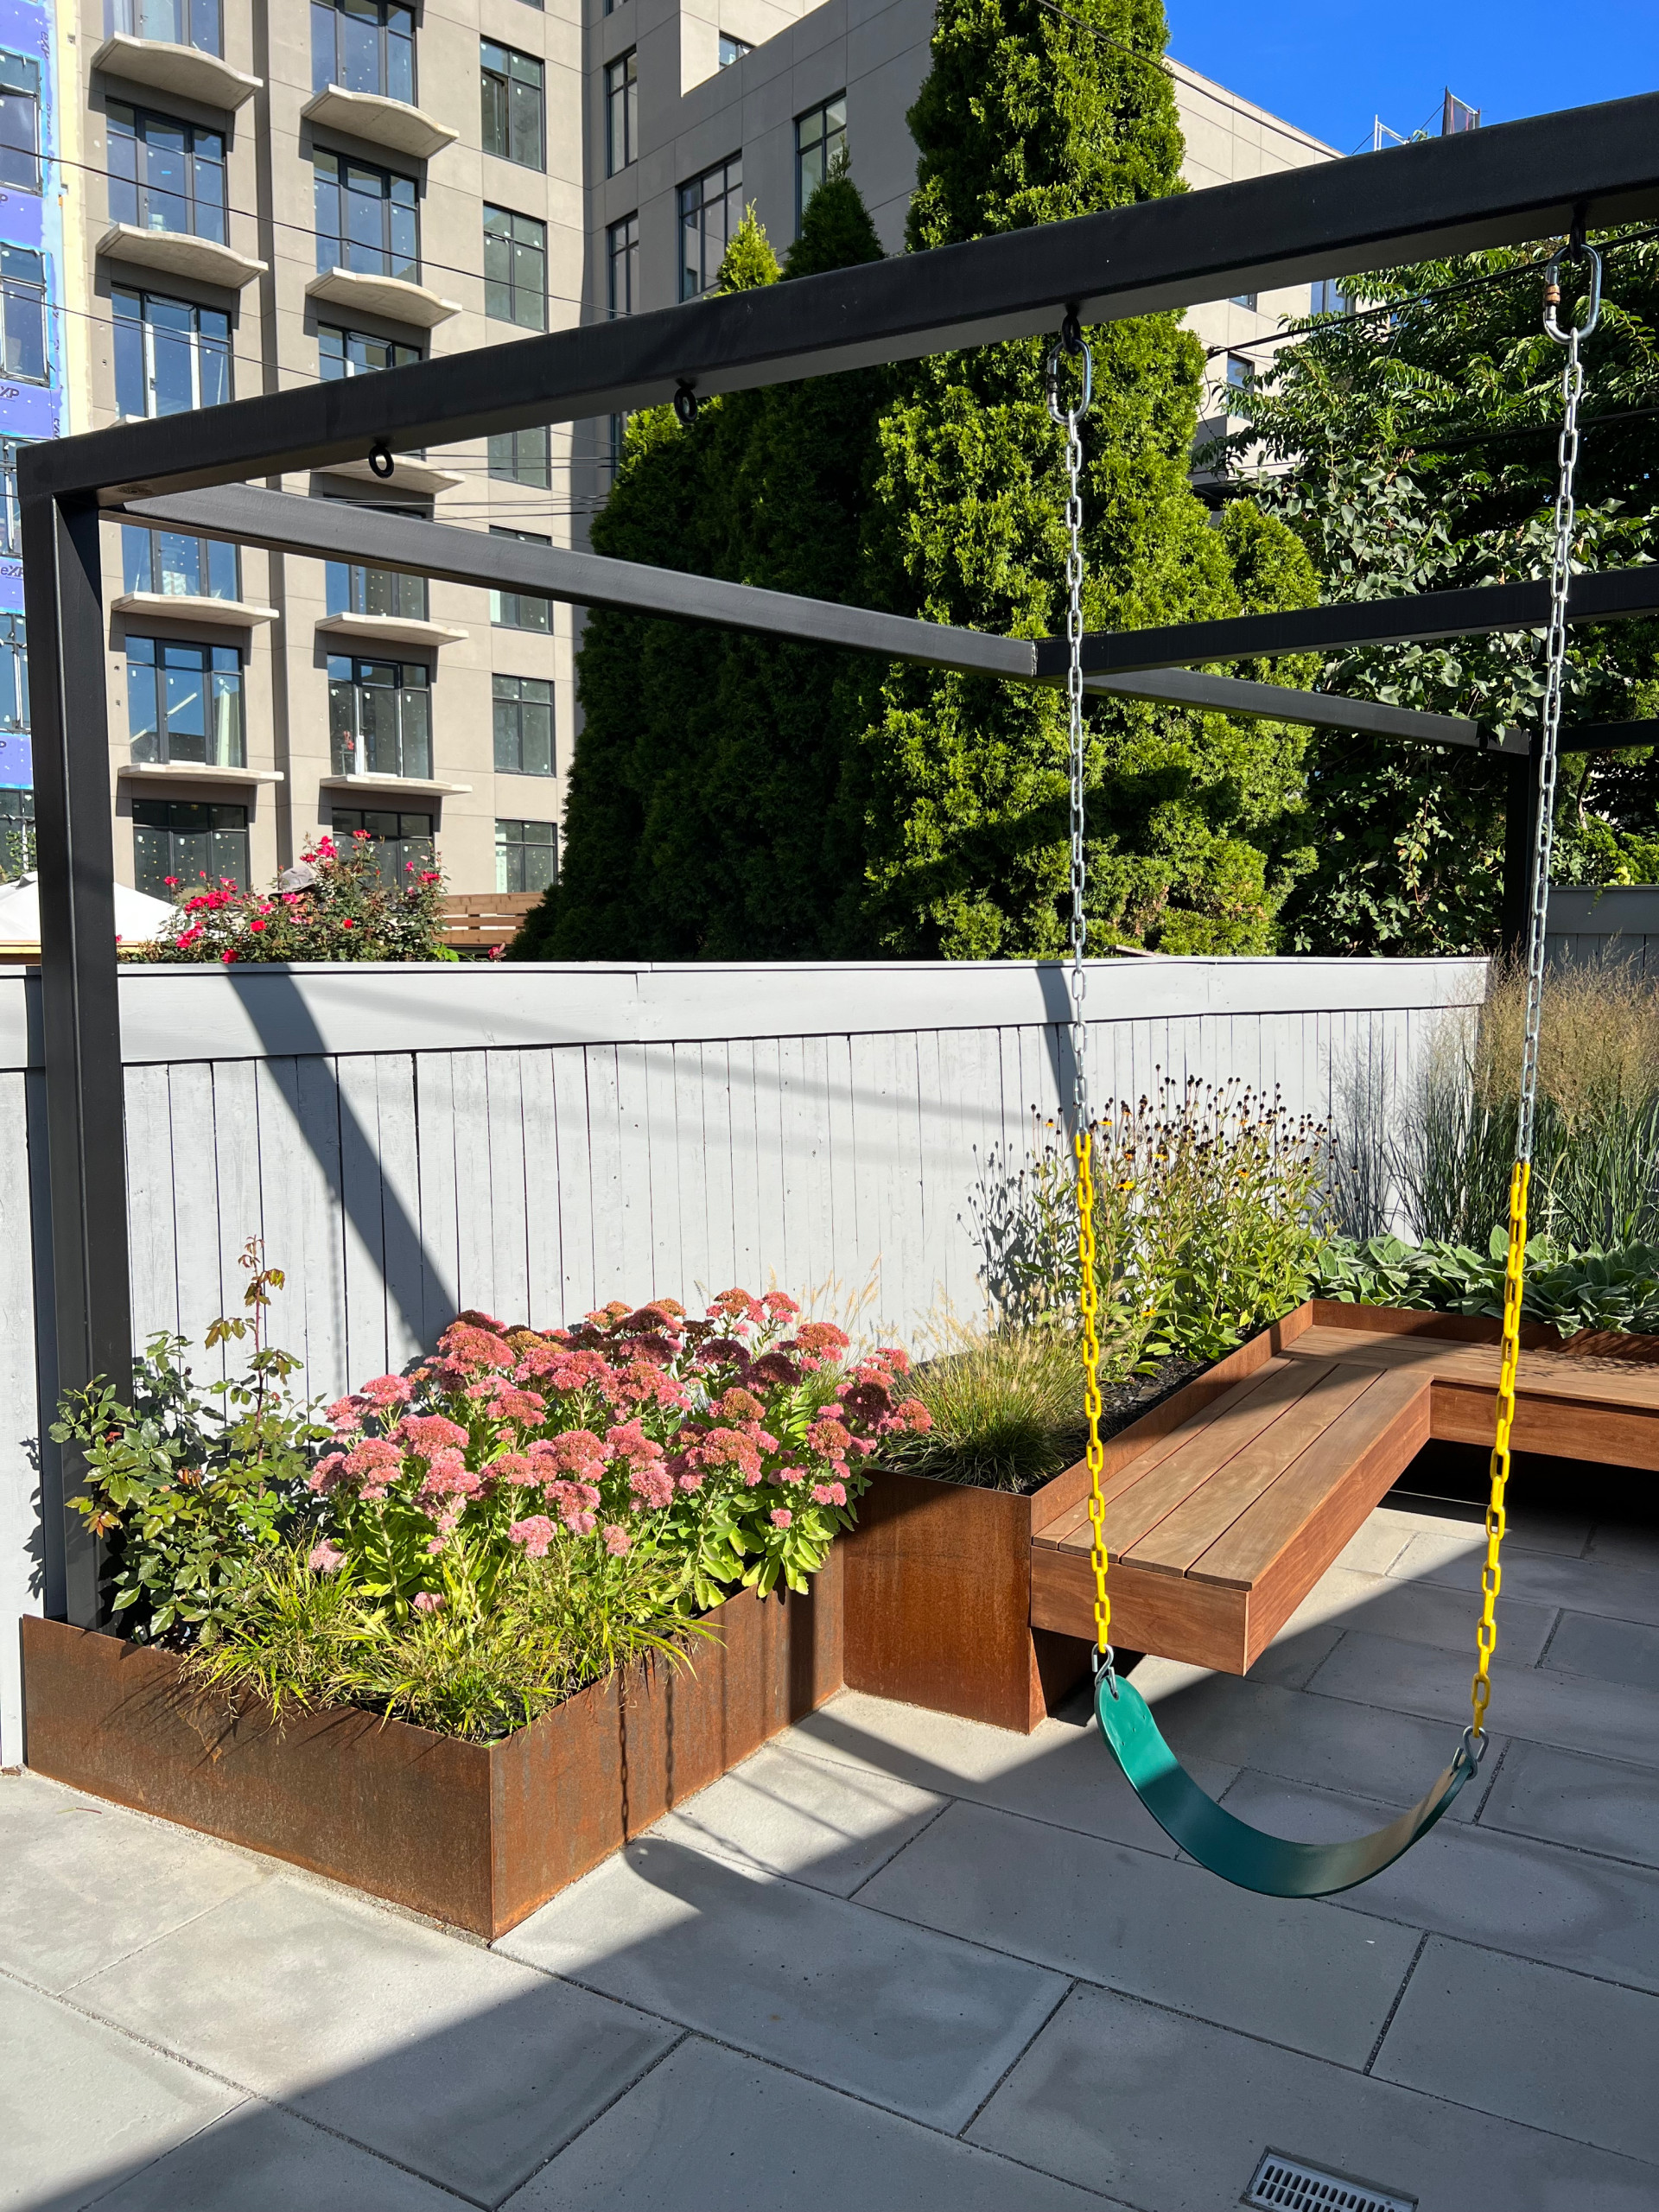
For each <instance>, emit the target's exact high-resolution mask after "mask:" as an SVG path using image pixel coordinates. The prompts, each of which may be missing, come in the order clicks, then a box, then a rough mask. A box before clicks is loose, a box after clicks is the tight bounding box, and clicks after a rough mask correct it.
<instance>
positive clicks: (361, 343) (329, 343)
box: [317, 322, 421, 384]
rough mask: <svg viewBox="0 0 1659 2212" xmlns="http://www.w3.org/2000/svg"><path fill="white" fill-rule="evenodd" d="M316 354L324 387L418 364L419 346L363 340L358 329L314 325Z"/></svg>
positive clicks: (375, 339)
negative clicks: (349, 378)
mask: <svg viewBox="0 0 1659 2212" xmlns="http://www.w3.org/2000/svg"><path fill="white" fill-rule="evenodd" d="M317 353H318V356H319V365H320V368H321V374H322V379H323V382H324V383H325V384H327V383H331V382H333V381H334V379H335V378H340V377H360V376H365V375H366V374H367V373H368V372H370V371H371V370H373V369H405V368H407V367H408V366H409V365H410V362H411V361H418V360H419V359H420V358H421V349H420V347H419V346H397V345H394V344H393V343H392V341H391V340H390V339H389V338H365V336H364V334H363V333H362V332H361V331H360V330H337V329H335V328H334V325H333V324H332V323H327V322H320V323H319V324H318V325H317Z"/></svg>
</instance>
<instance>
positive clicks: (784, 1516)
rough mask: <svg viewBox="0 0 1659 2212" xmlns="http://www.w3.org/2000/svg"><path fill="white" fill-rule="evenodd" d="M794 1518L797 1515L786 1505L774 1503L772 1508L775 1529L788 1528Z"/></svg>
mask: <svg viewBox="0 0 1659 2212" xmlns="http://www.w3.org/2000/svg"><path fill="white" fill-rule="evenodd" d="M794 1518H795V1516H794V1515H793V1514H792V1513H791V1511H790V1510H789V1508H788V1507H787V1506H786V1505H774V1506H773V1508H772V1527H773V1528H774V1529H787V1528H788V1527H789V1525H790V1523H791V1522H792V1521H793V1520H794Z"/></svg>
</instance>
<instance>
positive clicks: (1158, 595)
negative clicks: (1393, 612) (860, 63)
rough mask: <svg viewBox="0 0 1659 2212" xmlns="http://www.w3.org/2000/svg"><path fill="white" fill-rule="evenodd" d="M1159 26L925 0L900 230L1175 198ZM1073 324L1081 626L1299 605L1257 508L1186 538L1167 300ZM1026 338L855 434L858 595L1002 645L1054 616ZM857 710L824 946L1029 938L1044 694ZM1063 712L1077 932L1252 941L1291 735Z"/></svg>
mask: <svg viewBox="0 0 1659 2212" xmlns="http://www.w3.org/2000/svg"><path fill="white" fill-rule="evenodd" d="M1084 18H1086V19H1087V20H1086V21H1084V20H1083V19H1084ZM1091 26H1092V28H1091ZM1165 36H1166V29H1165V22H1164V16H1163V10H1162V7H1161V5H1160V4H1159V0H1078V4H1077V6H1076V7H1075V8H1069V9H1068V10H1066V11H1065V13H1063V14H1062V13H1060V12H1059V11H1056V10H1047V9H1045V8H1044V7H1043V6H1042V5H1041V0H941V4H940V6H939V10H938V19H937V24H936V29H935V32H934V39H933V67H932V72H931V75H930V76H929V78H928V79H927V81H926V82H925V85H924V86H923V88H922V91H921V93H920V95H919V97H918V100H917V103H916V105H915V106H914V107H913V108H912V111H911V116H910V124H911V130H912V134H913V135H914V137H915V139H916V142H917V145H918V149H919V155H920V161H919V165H918V182H917V191H916V194H915V198H914V200H912V205H911V210H910V217H909V229H908V238H907V243H908V245H909V246H910V248H911V249H912V251H922V250H925V249H926V248H929V247H932V246H939V245H950V244H953V243H955V242H957V241H958V240H961V239H966V238H981V237H984V236H986V235H988V234H990V233H992V232H1001V231H1007V230H1016V229H1020V228H1022V227H1024V226H1029V225H1032V224H1036V223H1046V222H1055V221H1059V220H1063V219H1065V218H1067V217H1070V216H1074V215H1078V214H1082V213H1086V212H1088V211H1090V210H1093V209H1096V208H1101V207H1112V206H1118V205H1122V204H1123V203H1125V202H1128V201H1131V200H1147V199H1151V198H1154V197H1157V196H1159V195H1160V194H1167V193H1171V192H1175V191H1179V190H1180V189H1181V188H1182V187H1181V181H1180V175H1179V169H1180V161H1181V150H1182V149H1181V138H1180V132H1179V125H1178V123H1177V119H1176V111H1175V103H1174V95H1173V87H1172V85H1171V82H1170V79H1169V77H1168V75H1167V73H1166V71H1165V70H1164V69H1163V68H1162V67H1161V66H1160V63H1159V61H1158V60H1157V58H1156V57H1157V56H1159V55H1160V54H1161V53H1162V50H1163V45H1164V40H1165ZM1089 338H1090V344H1091V346H1092V348H1093V351H1094V356H1095V378H1094V389H1095V400H1094V406H1093V410H1092V412H1091V414H1090V418H1089V421H1088V423H1087V424H1086V426H1085V428H1084V467H1085V480H1084V515H1085V533H1086V534H1085V552H1086V557H1087V563H1088V582H1087V587H1086V591H1085V599H1084V613H1085V620H1086V623H1087V625H1088V626H1089V627H1090V628H1094V629H1107V628H1119V627H1129V626H1140V625H1144V624H1149V623H1160V622H1170V621H1179V620H1194V619H1198V618H1201V617H1206V616H1214V615H1222V614H1230V613H1236V612H1239V611H1241V610H1242V609H1243V608H1244V607H1272V606H1285V605H1300V604H1306V603H1310V602H1311V601H1313V599H1314V598H1315V597H1316V596H1317V591H1316V586H1315V582H1314V577H1313V570H1312V568H1311V566H1310V564H1309V563H1308V561H1307V559H1306V555H1305V553H1304V552H1303V551H1302V550H1301V548H1300V545H1299V544H1298V543H1296V542H1295V541H1294V538H1293V537H1292V536H1291V535H1290V533H1289V532H1288V531H1286V530H1284V529H1283V528H1282V527H1281V526H1280V525H1278V524H1274V522H1272V521H1271V520H1267V521H1266V525H1265V527H1259V526H1258V524H1259V523H1260V522H1261V521H1262V520H1263V519H1264V518H1257V520H1256V521H1254V522H1251V523H1249V524H1245V523H1243V522H1242V521H1237V520H1234V519H1232V518H1229V521H1228V526H1227V527H1226V528H1224V529H1223V530H1220V531H1217V530H1213V529H1211V527H1210V526H1209V519H1208V517H1207V516H1206V514H1205V510H1204V508H1203V507H1202V505H1200V504H1199V502H1198V499H1196V498H1195V497H1194V496H1193V494H1192V490H1191V488H1190V485H1189V482H1188V474H1189V469H1190V449H1191V445H1192V437H1193V435H1194V431H1195V429H1196V425H1197V421H1198V406H1199V402H1200V398H1201V395H1202V369H1203V365H1202V357H1201V354H1200V352H1199V348H1198V344H1197V341H1196V340H1194V339H1193V338H1192V335H1191V334H1189V333H1187V332H1185V331H1184V330H1183V329H1182V328H1181V327H1180V325H1179V321H1178V319H1177V318H1176V317H1174V316H1172V315H1150V316H1141V317H1139V318H1137V319H1135V320H1134V321H1123V322H1115V323H1111V324H1109V325H1107V326H1106V327H1103V328H1101V329H1097V330H1094V331H1091V332H1090V333H1089ZM1047 350H1048V347H1047V342H1046V341H1043V340H1031V341H1028V342H1021V343H1017V344H1010V345H1001V346H988V347H985V348H983V349H981V350H979V351H976V352H973V353H956V354H949V355H942V356H936V357H933V358H931V359H925V360H923V361H920V362H918V363H915V364H913V365H906V368H905V369H904V370H903V371H902V372H900V375H899V382H900V390H899V392H898V394H897V396H896V397H895V398H894V401H893V404H892V405H891V406H890V407H889V408H888V409H887V411H886V412H885V414H884V415H883V416H882V419H881V421H880V424H879V426H878V454H877V465H876V474H875V478H874V486H873V498H872V512H871V515H870V518H869V524H868V531H867V541H866V567H865V574H866V590H865V594H864V595H865V596H866V598H867V599H868V602H869V603H871V604H874V605H887V606H890V607H894V608H896V609H898V610H899V611H902V612H905V613H915V614H919V615H923V616H925V617H927V618H928V619H931V620H938V621H944V622H950V623H957V624H964V625H968V626H972V627H975V628H979V629H985V630H991V631H997V632H1001V633H1003V634H1005V635H1015V636H1027V637H1040V636H1053V635H1056V634H1058V633H1061V632H1063V629H1064V613H1065V601H1064V584H1063V579H1064V573H1065V533H1064V527H1063V523H1062V508H1063V505H1064V501H1065V476H1064V470H1063V458H1064V452H1063V446H1064V441H1063V436H1062V434H1061V433H1060V432H1059V431H1058V429H1056V428H1055V426H1054V425H1053V423H1052V421H1051V420H1050V417H1049V414H1048V410H1047V404H1046V397H1045V392H1044V360H1045V357H1046V352H1047ZM1280 674H1281V680H1289V681H1295V680H1296V671H1294V670H1293V669H1290V668H1288V667H1287V668H1283V669H1281V671H1280ZM1089 721H1090V729H1089V764H1088V780H1089V783H1090V802H1089V838H1090V862H1091V880H1092V893H1091V899H1090V936H1091V942H1092V943H1094V944H1096V945H1097V946H1098V945H1101V944H1107V943H1109V942H1112V941H1114V940H1116V939H1120V938H1133V939H1137V940H1144V941H1147V942H1151V943H1154V944H1160V945H1162V946H1164V947H1166V948H1167V949H1169V950H1179V951H1199V950H1217V951H1250V950H1267V949H1268V947H1269V946H1270V944H1271V943H1272V941H1273V937H1274V914H1275V912H1276V910H1277V907H1278V905H1279V903H1280V901H1281V899H1282V897H1283V894H1284V891H1285V889H1286V887H1287V883H1288V881H1289V880H1290V878H1291V876H1292V874H1294V871H1295V869H1296V868H1299V867H1301V866H1305V865H1306V860H1307V856H1306V854H1305V853H1302V852H1300V851H1299V850H1298V848H1299V846H1300V842H1301V840H1302V834H1303V833H1302V831H1301V829H1300V822H1299V818H1298V815H1297V804H1298V785H1299V777H1298V767H1299V763H1300V756H1301V751H1302V741H1301V739H1300V736H1297V735H1294V734H1290V733H1288V732H1287V731H1285V730H1283V729H1281V728H1277V727H1274V726H1265V725H1262V724H1255V725H1246V726H1243V727H1239V726H1236V725H1232V724H1230V723H1228V722H1227V721H1224V720H1223V719H1221V718H1219V717H1216V716H1209V715H1186V714H1181V713H1177V712H1174V711H1173V710H1171V709H1166V708H1150V707H1127V706H1122V705H1119V704H1117V703H1116V702H1110V703H1107V702H1099V703H1097V704H1095V705H1092V706H1091V708H1090V715H1089ZM849 750H850V760H849V776H848V779H847V781H846V784H845V785H844V789H843V801H842V804H843V808H844V809H845V810H848V811H849V812H850V813H852V814H854V815H855V817H856V836H857V842H859V843H860V844H861V846H862V848H863V851H864V855H865V864H864V868H863V869H862V871H861V877H860V879H859V880H855V881H854V882H851V883H849V885H848V886H847V887H846V889H845V891H844V892H843V895H842V900H841V904H840V910H839V913H838V930H837V938H838V944H839V946H840V948H841V949H842V950H846V951H849V952H863V953H877V952H885V953H889V954H918V953H919V954H935V955H938V954H943V955H946V956H949V957H966V958H983V957H990V956H994V955H995V956H1001V957H1029V956H1033V955H1047V954H1052V953H1055V952H1057V951H1058V950H1060V949H1061V948H1062V946H1063V944H1064V943H1065V929H1066V919H1065V917H1066V912H1067V910H1068V907H1069V893H1068V888H1067V887H1068V883H1069V859H1068V849H1067V844H1066V818H1067V807H1066V726H1065V703H1064V700H1063V698H1062V697H1061V696H1060V695H1058V693H1053V692H1045V691H1038V690H1033V689H1030V688H1027V687H1022V686H1018V685H1014V684H1001V683H989V682H986V681H984V680H982V679H976V678H971V677H958V676H954V675H941V674H939V673H938V672H935V671H929V670H925V669H916V668H897V669H893V670H892V671H888V672H887V675H886V677H885V679H884V680H883V681H882V682H881V683H880V689H879V692H878V694H877V696H875V698H874V713H873V714H872V715H870V717H869V719H868V721H867V722H866V724H865V726H864V727H863V728H862V729H861V730H860V731H858V732H856V733H855V735H854V737H853V739H852V741H851V745H850V748H849Z"/></svg>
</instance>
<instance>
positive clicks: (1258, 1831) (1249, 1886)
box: [1095, 1668, 1477, 1897]
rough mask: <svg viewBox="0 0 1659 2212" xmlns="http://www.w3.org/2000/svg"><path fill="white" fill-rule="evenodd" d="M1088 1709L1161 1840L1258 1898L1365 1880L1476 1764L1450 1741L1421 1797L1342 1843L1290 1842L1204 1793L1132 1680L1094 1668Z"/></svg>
mask: <svg viewBox="0 0 1659 2212" xmlns="http://www.w3.org/2000/svg"><path fill="white" fill-rule="evenodd" d="M1095 1717H1096V1719H1097V1720H1098V1721H1099V1722H1100V1732H1101V1734H1102V1735H1103V1737H1104V1738H1105V1739H1106V1742H1107V1744H1108V1745H1109V1748H1110V1750H1111V1751H1112V1752H1113V1754H1114V1756H1115V1757H1116V1760H1117V1763H1118V1764H1119V1765H1120V1766H1121V1767H1122V1770H1123V1772H1124V1776H1125V1777H1126V1778H1127V1780H1128V1784H1129V1787H1130V1788H1131V1789H1133V1790H1134V1792H1135V1796H1137V1797H1138V1798H1139V1799H1140V1800H1141V1803H1142V1804H1143V1805H1144V1806H1145V1807H1146V1808H1147V1811H1148V1812H1149V1813H1150V1814H1151V1815H1152V1817H1153V1819H1154V1821H1157V1823H1158V1825H1159V1827H1160V1828H1162V1830H1163V1832H1164V1834H1166V1836H1167V1837H1168V1838H1169V1840H1170V1841H1171V1842H1172V1843H1177V1844H1179V1846H1180V1847H1181V1849H1182V1850H1183V1851H1184V1852H1185V1853H1186V1854H1187V1856H1188V1857H1189V1858H1192V1859H1197V1860H1198V1864H1199V1866H1205V1867H1207V1868H1208V1869H1209V1871H1210V1872H1211V1873H1212V1874H1219V1875H1220V1876H1221V1878H1222V1879H1223V1881H1224V1882H1231V1883H1233V1884H1235V1885H1236V1887H1238V1888H1239V1889H1242V1890H1255V1891H1259V1892H1260V1893H1261V1895H1262V1896H1263V1897H1332V1896H1334V1895H1335V1894H1336V1892H1337V1891H1338V1890H1351V1889H1352V1888H1353V1887H1354V1885H1356V1883H1358V1882H1368V1881H1370V1878H1371V1876H1372V1875H1373V1874H1380V1873H1381V1872H1383V1868H1384V1867H1385V1866H1389V1865H1391V1864H1392V1862H1393V1861H1394V1860H1395V1859H1398V1858H1399V1856H1400V1855H1401V1853H1402V1852H1405V1851H1409V1850H1410V1848H1411V1847H1412V1845H1413V1844H1414V1843H1415V1842H1416V1840H1417V1839H1418V1837H1419V1836H1421V1835H1427V1833H1428V1831H1429V1829H1430V1828H1432V1827H1433V1825H1434V1823H1435V1821H1438V1820H1439V1819H1440V1815H1441V1814H1442V1813H1444V1812H1445V1811H1446V1808H1447V1806H1449V1805H1450V1804H1451V1802H1452V1799H1453V1798H1454V1797H1455V1796H1457V1794H1458V1792H1459V1789H1462V1787H1463V1785H1464V1783H1465V1782H1467V1781H1468V1779H1469V1777H1470V1776H1471V1774H1473V1772H1474V1771H1475V1768H1476V1764H1477V1761H1476V1760H1475V1759H1474V1758H1471V1756H1470V1754H1469V1751H1468V1750H1467V1749H1466V1747H1465V1745H1459V1747H1458V1751H1457V1755H1456V1757H1455V1758H1453V1759H1452V1764H1451V1765H1450V1766H1449V1767H1447V1769H1446V1771H1445V1773H1444V1774H1443V1775H1441V1777H1440V1780H1439V1781H1438V1782H1437V1783H1435V1784H1434V1786H1433V1789H1431V1790H1430V1791H1429V1793H1428V1795H1427V1797H1425V1798H1423V1799H1422V1800H1421V1802H1419V1803H1417V1804H1415V1805H1414V1806H1413V1807H1412V1808H1411V1810H1410V1811H1409V1812H1408V1813H1402V1814H1401V1815H1400V1817H1399V1819H1398V1820H1397V1821H1390V1822H1389V1825H1388V1827H1385V1828H1378V1829H1377V1830H1376V1833H1375V1834H1371V1835H1362V1836H1356V1837H1354V1838H1353V1839H1352V1840H1351V1841H1350V1842H1347V1843H1293V1842H1292V1841H1291V1840H1290V1838H1289V1837H1288V1836H1282V1835H1269V1834H1268V1833H1267V1832H1266V1830H1265V1829H1262V1828H1253V1827H1249V1825H1248V1824H1247V1823H1246V1822H1245V1821H1241V1820H1236V1819H1235V1818H1234V1816H1233V1815H1232V1814H1231V1813H1229V1812H1226V1811H1224V1809H1223V1808H1222V1807H1221V1806H1219V1805H1217V1803H1216V1802H1215V1801H1214V1800H1213V1799H1212V1798H1210V1797H1207V1796H1205V1793H1204V1791H1203V1790H1202V1789H1199V1787H1198V1783H1196V1782H1194V1781H1193V1779H1192V1776H1191V1775H1190V1774H1189V1773H1188V1772H1187V1770H1186V1769H1185V1767H1184V1766H1183V1765H1182V1764H1181V1763H1180V1761H1179V1759H1178V1758H1176V1756H1175V1754H1174V1752H1173V1751H1171V1750H1170V1748H1169V1745H1167V1744H1166V1742H1165V1741H1164V1738H1163V1734H1162V1732H1161V1731H1160V1728H1159V1726H1158V1723H1157V1722H1156V1721H1155V1720H1154V1719H1153V1717H1152V1713H1151V1711H1150V1709H1149V1708H1148V1707H1147V1701H1146V1700H1145V1698H1143V1697H1142V1696H1141V1693H1140V1691H1139V1690H1138V1689H1136V1688H1135V1685H1134V1683H1133V1682H1131V1681H1128V1680H1126V1679H1125V1678H1124V1677H1123V1676H1122V1675H1113V1674H1111V1673H1109V1671H1108V1670H1107V1669H1105V1668H1102V1669H1101V1670H1100V1672H1099V1674H1098V1675H1097V1676H1096V1681H1095Z"/></svg>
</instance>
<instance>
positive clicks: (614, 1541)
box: [605, 1522, 633, 1559]
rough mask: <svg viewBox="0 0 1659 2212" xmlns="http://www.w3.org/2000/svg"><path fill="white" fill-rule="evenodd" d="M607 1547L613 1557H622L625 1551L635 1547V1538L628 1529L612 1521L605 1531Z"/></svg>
mask: <svg viewBox="0 0 1659 2212" xmlns="http://www.w3.org/2000/svg"><path fill="white" fill-rule="evenodd" d="M605 1548H606V1550H607V1552H608V1553H609V1554H610V1555H611V1557H612V1558H613V1559H620V1558H621V1556H622V1554H623V1553H624V1552H631V1551H632V1549H633V1538H632V1536H631V1535H629V1534H628V1532H627V1530H626V1529H623V1528H620V1527H619V1526H618V1525H617V1523H616V1522H611V1524H610V1526H609V1527H608V1528H607V1529H606V1531H605Z"/></svg>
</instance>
